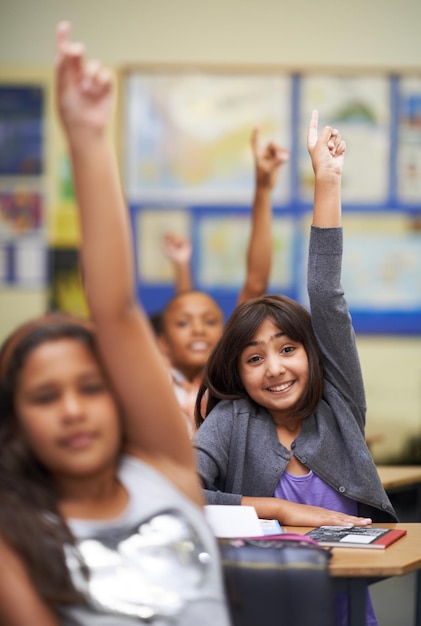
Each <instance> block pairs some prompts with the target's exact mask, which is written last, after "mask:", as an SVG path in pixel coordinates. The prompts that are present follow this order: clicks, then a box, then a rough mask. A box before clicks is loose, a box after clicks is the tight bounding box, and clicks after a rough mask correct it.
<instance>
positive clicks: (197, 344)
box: [190, 341, 208, 350]
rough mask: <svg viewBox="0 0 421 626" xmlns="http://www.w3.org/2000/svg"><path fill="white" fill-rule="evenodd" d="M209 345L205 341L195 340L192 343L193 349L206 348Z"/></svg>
mask: <svg viewBox="0 0 421 626" xmlns="http://www.w3.org/2000/svg"><path fill="white" fill-rule="evenodd" d="M207 347H208V344H207V343H206V342H205V341H195V342H194V343H192V344H190V348H191V349H192V350H206V349H207Z"/></svg>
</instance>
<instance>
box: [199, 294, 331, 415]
mask: <svg viewBox="0 0 421 626" xmlns="http://www.w3.org/2000/svg"><path fill="white" fill-rule="evenodd" d="M266 319H271V320H272V321H273V323H274V324H275V325H276V326H277V327H278V328H279V330H281V331H282V332H283V333H285V334H286V335H287V336H288V337H289V338H290V339H291V340H292V341H296V342H298V343H301V344H302V345H303V347H304V349H305V351H306V354H307V358H308V363H309V379H308V386H307V391H306V393H305V394H304V395H303V397H302V398H301V399H300V401H299V403H298V405H297V407H296V408H295V411H294V414H295V415H296V416H297V417H308V416H309V415H311V413H313V412H314V410H315V409H316V407H317V405H318V404H319V402H320V399H321V397H322V393H323V358H322V353H321V350H320V347H319V344H318V342H317V339H316V336H315V334H314V330H313V326H312V323H311V316H310V313H309V312H308V311H307V310H306V309H305V308H304V307H303V306H302V305H301V304H299V303H298V302H296V301H295V300H292V299H291V298H288V297H287V296H282V295H264V296H260V297H258V298H254V299H253V300H248V301H247V302H244V303H242V304H240V305H239V306H237V308H236V309H235V310H234V312H233V313H232V315H231V317H230V318H229V320H228V322H227V324H226V326H225V329H224V332H223V334H222V337H221V339H220V340H219V341H218V343H217V345H216V346H215V348H214V350H213V352H212V354H211V355H210V357H209V359H208V362H207V364H206V368H205V372H204V377H203V381H202V384H201V386H200V388H199V392H198V395H197V400H196V407H195V415H196V425H197V427H199V426H200V425H201V423H202V422H203V420H204V417H205V416H206V415H208V414H209V413H210V411H211V410H212V409H213V408H214V407H215V406H216V405H217V404H218V402H220V401H221V400H236V399H239V398H245V397H248V394H247V392H246V390H245V389H244V387H243V384H242V382H241V378H240V375H239V371H238V362H239V358H240V356H241V353H242V352H243V350H244V348H245V347H246V346H247V345H248V344H249V343H250V341H251V340H252V338H253V337H254V335H255V334H256V332H257V330H258V329H259V327H260V326H261V324H262V323H263V322H264V321H265V320H266ZM203 398H205V400H206V413H205V416H204V415H202V413H201V407H202V404H203V402H202V399H203Z"/></svg>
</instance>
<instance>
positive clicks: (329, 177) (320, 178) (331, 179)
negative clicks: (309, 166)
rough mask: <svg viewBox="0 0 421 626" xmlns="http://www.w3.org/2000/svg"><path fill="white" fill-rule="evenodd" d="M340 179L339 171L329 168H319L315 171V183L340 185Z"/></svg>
mask: <svg viewBox="0 0 421 626" xmlns="http://www.w3.org/2000/svg"><path fill="white" fill-rule="evenodd" d="M341 180H342V173H341V172H332V171H330V170H320V171H318V172H315V175H314V182H315V184H326V185H340V183H341Z"/></svg>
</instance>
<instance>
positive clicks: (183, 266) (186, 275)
mask: <svg viewBox="0 0 421 626" xmlns="http://www.w3.org/2000/svg"><path fill="white" fill-rule="evenodd" d="M174 269H175V292H176V293H183V291H190V290H191V289H193V280H192V275H191V271H190V264H188V263H175V264H174Z"/></svg>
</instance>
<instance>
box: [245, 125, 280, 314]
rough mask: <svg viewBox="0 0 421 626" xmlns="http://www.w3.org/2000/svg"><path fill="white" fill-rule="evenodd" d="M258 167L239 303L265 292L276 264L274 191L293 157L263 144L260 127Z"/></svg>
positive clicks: (255, 143)
mask: <svg viewBox="0 0 421 626" xmlns="http://www.w3.org/2000/svg"><path fill="white" fill-rule="evenodd" d="M251 148H252V152H253V160H254V168H255V190H254V200H253V209H252V217H251V234H250V239H249V244H248V249H247V261H246V262H247V270H246V280H245V283H244V285H243V288H242V289H241V292H240V294H239V296H238V300H237V304H241V302H245V301H246V300H250V299H251V298H255V297H257V296H260V295H263V294H264V293H265V292H266V291H267V286H268V282H269V277H270V271H271V267H272V191H273V189H274V187H275V185H276V183H277V181H278V178H279V172H280V169H281V166H282V164H283V163H285V162H286V161H288V160H289V154H288V152H287V151H286V150H284V149H283V148H281V147H280V146H278V144H276V143H274V142H270V143H268V144H267V145H266V146H265V147H264V148H262V147H261V145H260V130H259V128H258V127H256V128H254V129H253V132H252V136H251Z"/></svg>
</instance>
